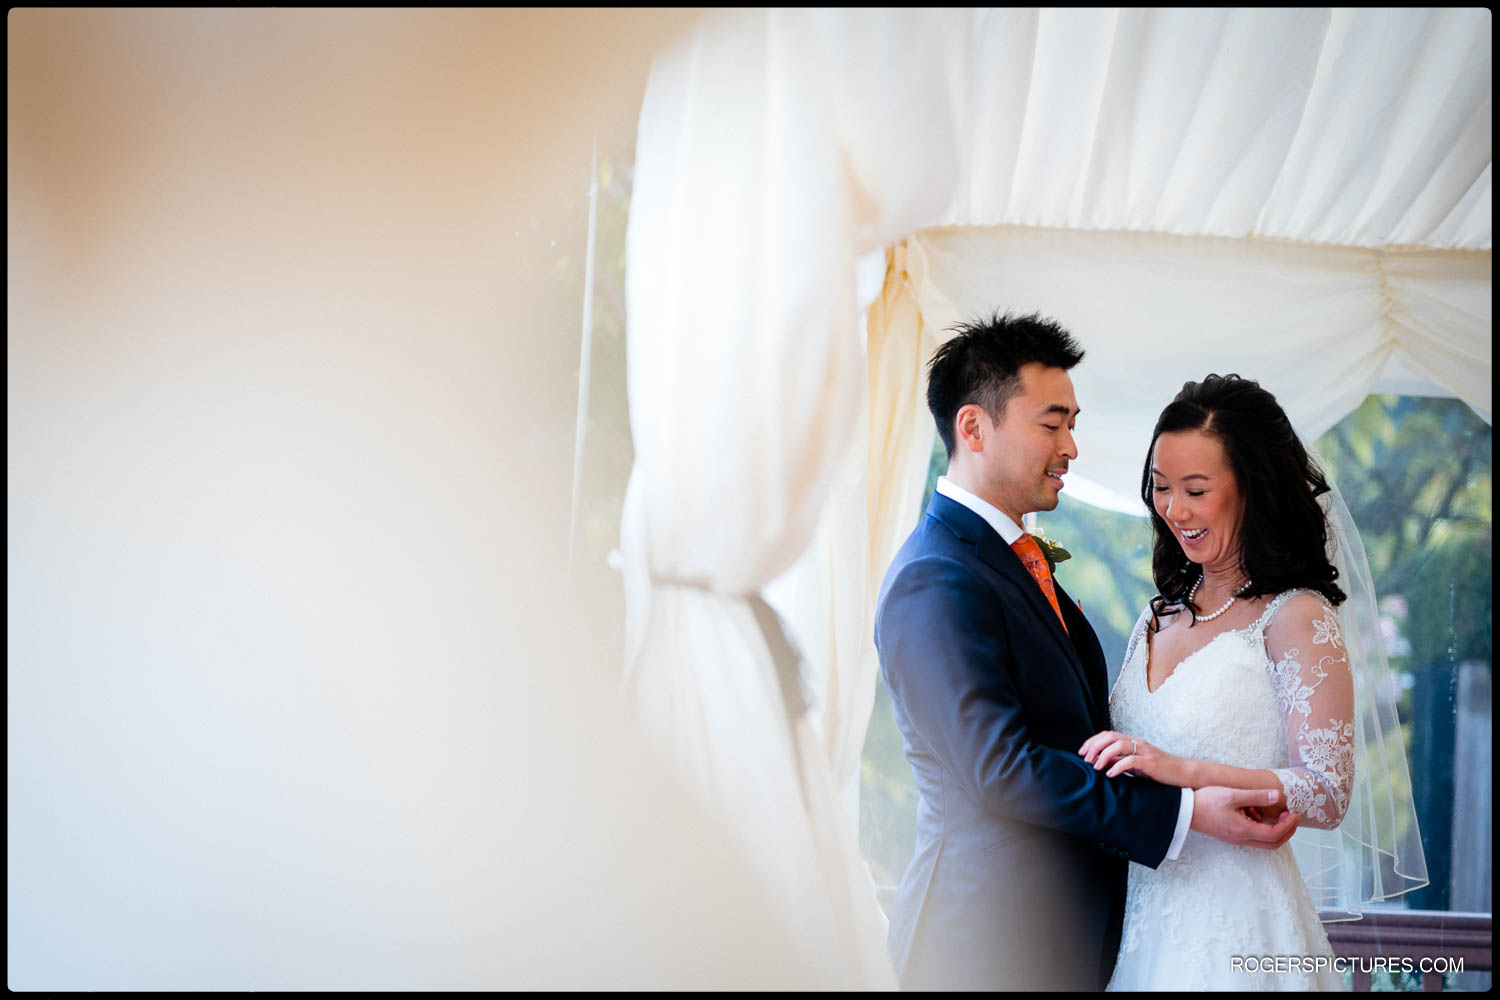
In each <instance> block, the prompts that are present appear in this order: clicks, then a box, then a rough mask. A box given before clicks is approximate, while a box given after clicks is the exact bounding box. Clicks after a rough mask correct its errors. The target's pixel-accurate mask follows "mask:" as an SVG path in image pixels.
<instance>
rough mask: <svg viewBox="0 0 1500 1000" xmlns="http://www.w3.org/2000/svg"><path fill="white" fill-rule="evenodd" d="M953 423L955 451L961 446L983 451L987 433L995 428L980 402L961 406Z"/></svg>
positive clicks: (970, 449) (969, 449)
mask: <svg viewBox="0 0 1500 1000" xmlns="http://www.w3.org/2000/svg"><path fill="white" fill-rule="evenodd" d="M953 425H954V426H953V447H954V450H955V451H957V450H958V449H960V448H962V449H967V450H968V451H983V450H984V437H985V434H986V433H987V432H989V431H991V430H993V428H994V424H993V423H991V422H990V420H989V415H988V414H987V413H985V412H984V407H982V406H980V405H979V404H978V403H970V404H968V405H967V406H961V407H959V408H958V413H957V415H955V416H954V418H953Z"/></svg>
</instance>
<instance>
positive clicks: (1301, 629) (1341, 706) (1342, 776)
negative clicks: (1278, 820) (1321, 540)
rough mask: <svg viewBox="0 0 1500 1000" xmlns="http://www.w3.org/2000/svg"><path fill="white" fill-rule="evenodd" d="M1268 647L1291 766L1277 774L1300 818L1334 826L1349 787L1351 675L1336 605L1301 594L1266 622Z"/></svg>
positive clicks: (1316, 824)
mask: <svg viewBox="0 0 1500 1000" xmlns="http://www.w3.org/2000/svg"><path fill="white" fill-rule="evenodd" d="M1266 651H1267V653H1269V654H1270V660H1271V678H1272V681H1273V683H1274V684H1275V687H1276V697H1277V700H1278V701H1279V702H1280V704H1281V710H1282V713H1283V714H1284V716H1285V717H1286V737H1287V756H1288V758H1289V759H1290V761H1291V765H1292V766H1291V767H1287V768H1276V769H1273V770H1274V773H1275V775H1276V777H1277V778H1278V779H1279V780H1280V781H1281V787H1282V790H1283V791H1284V792H1285V793H1286V801H1287V808H1289V809H1291V810H1293V811H1295V812H1297V813H1299V814H1300V815H1301V816H1302V823H1303V825H1305V826H1311V827H1317V828H1319V829H1323V830H1331V829H1333V828H1334V827H1336V826H1338V825H1339V823H1340V822H1341V821H1342V820H1343V818H1344V812H1345V810H1346V809H1348V807H1349V795H1350V792H1351V791H1352V790H1353V788H1354V681H1353V678H1352V676H1351V675H1350V671H1349V656H1348V651H1347V650H1346V649H1345V647H1344V636H1343V632H1342V631H1341V630H1340V627H1339V616H1338V612H1336V611H1335V610H1334V609H1333V607H1332V606H1331V605H1329V604H1328V603H1327V602H1326V601H1324V600H1323V599H1322V598H1321V597H1320V596H1319V595H1317V594H1313V593H1304V594H1298V595H1297V596H1296V597H1294V598H1292V599H1291V600H1289V601H1287V603H1286V606H1285V607H1284V608H1282V609H1281V611H1280V613H1279V614H1277V615H1276V617H1275V619H1274V620H1273V621H1272V622H1271V624H1270V625H1269V626H1268V627H1267V629H1266Z"/></svg>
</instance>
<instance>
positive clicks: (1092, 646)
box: [1052, 577, 1109, 729]
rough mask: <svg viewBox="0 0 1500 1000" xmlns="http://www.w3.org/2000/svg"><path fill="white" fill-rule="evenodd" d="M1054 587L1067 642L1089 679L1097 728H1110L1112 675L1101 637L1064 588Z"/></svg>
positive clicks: (1054, 578)
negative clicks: (1064, 625) (1110, 680)
mask: <svg viewBox="0 0 1500 1000" xmlns="http://www.w3.org/2000/svg"><path fill="white" fill-rule="evenodd" d="M1052 585H1053V586H1054V587H1056V588H1057V603H1058V605H1059V606H1060V607H1061V608H1062V609H1063V617H1064V618H1066V619H1067V622H1068V638H1069V639H1071V640H1072V642H1073V649H1074V650H1075V651H1076V652H1077V653H1078V660H1079V662H1080V663H1081V664H1083V673H1084V676H1085V677H1087V678H1088V691H1089V702H1090V703H1091V704H1092V706H1093V711H1094V725H1095V727H1096V728H1098V729H1108V728H1109V671H1108V670H1107V669H1106V668H1105V664H1104V650H1102V649H1101V648H1100V647H1099V636H1098V635H1096V634H1095V632H1094V628H1093V626H1092V625H1090V624H1089V620H1088V619H1087V618H1085V617H1084V616H1083V609H1082V608H1080V607H1078V606H1077V605H1076V604H1074V603H1073V599H1072V598H1071V597H1069V596H1068V595H1067V592H1066V591H1064V590H1063V588H1062V584H1060V583H1058V582H1057V578H1056V577H1053V579H1052Z"/></svg>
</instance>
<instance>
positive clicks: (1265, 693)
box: [1109, 592, 1295, 769]
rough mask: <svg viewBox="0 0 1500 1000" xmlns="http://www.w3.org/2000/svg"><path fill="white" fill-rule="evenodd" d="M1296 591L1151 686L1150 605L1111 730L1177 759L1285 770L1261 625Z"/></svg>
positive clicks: (1131, 651) (1112, 709)
mask: <svg viewBox="0 0 1500 1000" xmlns="http://www.w3.org/2000/svg"><path fill="white" fill-rule="evenodd" d="M1293 593H1295V592H1287V593H1285V594H1280V595H1278V596H1277V597H1276V598H1274V599H1273V600H1272V601H1270V602H1269V603H1268V604H1267V605H1266V608H1265V610H1264V611H1263V612H1262V613H1261V615H1260V617H1259V618H1257V619H1256V620H1255V621H1254V622H1252V623H1251V624H1249V625H1247V626H1245V627H1244V628H1239V629H1231V630H1229V631H1227V632H1221V633H1219V634H1218V635H1216V636H1214V637H1213V638H1212V639H1210V640H1209V642H1208V644H1207V645H1205V646H1204V647H1202V648H1201V649H1198V650H1195V651H1194V652H1192V653H1190V654H1188V656H1187V657H1185V658H1184V659H1183V660H1182V662H1181V663H1180V664H1178V666H1177V669H1176V670H1174V671H1172V673H1171V675H1170V676H1168V677H1167V679H1166V680H1165V681H1163V682H1162V684H1161V687H1159V688H1157V689H1156V690H1155V691H1151V690H1149V689H1148V687H1147V683H1146V677H1147V671H1146V666H1147V659H1148V655H1149V654H1148V650H1149V644H1148V643H1147V641H1146V626H1147V623H1148V622H1150V620H1151V611H1150V608H1147V609H1146V611H1145V612H1144V613H1142V615H1141V617H1140V620H1138V621H1137V622H1136V625H1135V630H1134V631H1133V632H1132V633H1131V636H1130V645H1129V646H1128V647H1127V649H1126V653H1125V665H1124V666H1123V667H1122V668H1121V669H1120V676H1119V679H1118V680H1117V681H1116V682H1115V687H1114V691H1113V692H1112V693H1111V694H1110V700H1109V715H1110V720H1111V724H1112V728H1114V729H1117V730H1119V731H1120V732H1122V733H1129V734H1130V735H1132V736H1139V737H1141V738H1142V739H1145V740H1147V741H1148V742H1150V743H1152V744H1154V745H1155V746H1156V747H1158V748H1159V749H1161V750H1163V751H1165V752H1167V753H1171V754H1177V755H1178V756H1182V757H1191V758H1194V759H1197V760H1211V761H1215V762H1217V763H1220V764H1229V765H1232V766H1234V767H1243V768H1250V769H1256V768H1265V769H1271V768H1284V767H1287V766H1288V765H1289V764H1290V763H1291V761H1290V759H1289V757H1288V754H1287V733H1286V717H1285V714H1284V713H1283V712H1282V710H1281V707H1280V705H1279V703H1278V701H1277V698H1276V691H1275V687H1274V683H1273V679H1272V674H1271V671H1270V670H1269V668H1268V663H1269V657H1268V654H1267V652H1266V638H1265V630H1266V625H1267V623H1269V622H1270V620H1271V619H1272V618H1273V617H1275V614H1276V610H1277V609H1278V608H1279V607H1280V606H1281V604H1282V603H1283V602H1284V601H1285V600H1286V599H1287V598H1289V597H1291V596H1292V594H1293Z"/></svg>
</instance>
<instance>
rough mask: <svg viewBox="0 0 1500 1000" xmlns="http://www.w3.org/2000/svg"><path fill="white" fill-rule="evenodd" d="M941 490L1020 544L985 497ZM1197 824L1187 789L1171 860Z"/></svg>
mask: <svg viewBox="0 0 1500 1000" xmlns="http://www.w3.org/2000/svg"><path fill="white" fill-rule="evenodd" d="M937 492H939V493H941V494H942V495H943V496H945V497H947V498H948V499H949V500H952V501H953V502H954V503H958V504H963V505H964V506H965V507H967V508H968V509H969V510H972V511H973V512H974V513H976V514H978V515H979V516H980V517H982V518H984V522H985V523H986V524H988V525H989V526H990V527H991V528H994V529H995V531H996V533H997V534H999V536H1000V537H1001V538H1002V539H1004V540H1005V544H1006V545H1014V544H1016V541H1017V539H1019V538H1020V537H1021V526H1020V525H1018V524H1017V523H1016V522H1014V521H1012V520H1011V519H1010V517H1009V516H1007V515H1006V514H1005V513H1003V512H1002V511H1001V510H1000V509H999V508H997V507H996V506H995V505H994V504H992V503H989V502H988V501H985V500H981V499H980V498H979V497H977V496H975V495H974V494H972V493H970V492H969V491H968V490H966V489H964V488H963V487H962V486H959V485H958V484H957V483H955V482H954V481H953V480H951V479H949V478H948V477H947V476H938V481H937ZM1192 823H1193V790H1192V789H1191V788H1184V789H1183V790H1182V805H1181V806H1179V807H1178V810H1177V832H1176V833H1175V834H1173V836H1172V844H1171V846H1170V847H1168V848H1167V860H1168V861H1176V860H1177V856H1178V855H1179V854H1181V853H1182V843H1183V841H1185V840H1187V833H1188V827H1190V826H1192Z"/></svg>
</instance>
